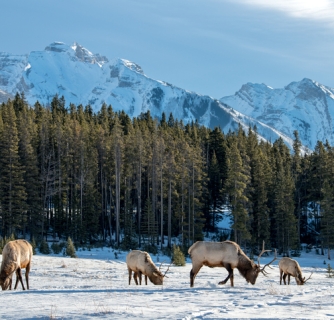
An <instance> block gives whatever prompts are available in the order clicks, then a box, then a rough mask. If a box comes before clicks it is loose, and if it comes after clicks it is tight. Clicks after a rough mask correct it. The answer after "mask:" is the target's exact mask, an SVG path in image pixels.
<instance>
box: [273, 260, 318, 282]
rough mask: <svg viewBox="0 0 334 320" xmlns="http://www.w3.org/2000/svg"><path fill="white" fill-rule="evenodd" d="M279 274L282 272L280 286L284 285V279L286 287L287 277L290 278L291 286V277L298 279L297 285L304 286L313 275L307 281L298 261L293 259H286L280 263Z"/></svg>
mask: <svg viewBox="0 0 334 320" xmlns="http://www.w3.org/2000/svg"><path fill="white" fill-rule="evenodd" d="M278 267H279V272H280V281H279V282H280V284H282V278H283V281H284V284H285V285H286V281H285V279H286V277H287V276H288V284H290V276H292V277H294V278H295V279H296V283H297V285H303V284H305V283H306V281H307V280H309V279H310V278H311V276H312V274H313V272H312V273H311V275H310V276H309V277H308V278H307V279H305V277H303V274H302V269H301V268H300V266H299V263H298V262H297V261H296V260H293V259H291V258H287V257H284V258H282V259H281V260H280V262H279V263H278Z"/></svg>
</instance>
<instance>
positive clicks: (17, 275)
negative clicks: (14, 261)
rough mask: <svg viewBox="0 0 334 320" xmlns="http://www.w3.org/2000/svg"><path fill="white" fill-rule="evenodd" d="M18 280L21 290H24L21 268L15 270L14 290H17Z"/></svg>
mask: <svg viewBox="0 0 334 320" xmlns="http://www.w3.org/2000/svg"><path fill="white" fill-rule="evenodd" d="M18 280H20V282H21V285H22V289H23V290H25V287H24V284H23V280H22V272H21V268H18V269H17V270H16V283H15V287H14V289H16V288H17V284H18Z"/></svg>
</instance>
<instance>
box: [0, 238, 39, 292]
mask: <svg viewBox="0 0 334 320" xmlns="http://www.w3.org/2000/svg"><path fill="white" fill-rule="evenodd" d="M32 255H33V251H32V246H31V244H30V243H29V242H28V241H26V240H14V241H10V242H8V243H7V244H6V245H5V247H4V248H3V250H2V262H1V271H0V285H1V288H2V290H7V289H8V288H9V289H10V290H11V289H12V277H13V274H14V272H15V273H16V283H15V287H14V289H16V288H17V285H18V282H19V281H20V282H21V285H22V289H23V290H25V287H24V284H23V281H22V272H21V270H22V269H26V272H25V278H26V282H27V289H29V271H30V267H31V258H32Z"/></svg>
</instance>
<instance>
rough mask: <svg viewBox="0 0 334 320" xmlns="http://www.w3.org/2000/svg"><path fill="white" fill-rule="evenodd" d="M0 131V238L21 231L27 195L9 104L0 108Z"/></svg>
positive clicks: (17, 140)
mask: <svg viewBox="0 0 334 320" xmlns="http://www.w3.org/2000/svg"><path fill="white" fill-rule="evenodd" d="M1 114H2V121H3V129H2V134H1V139H0V154H1V157H0V177H1V180H0V190H1V191H0V195H1V210H2V226H1V229H2V232H1V233H2V235H5V236H8V235H10V234H12V233H18V232H21V233H22V232H24V226H25V224H26V221H27V216H26V213H27V206H26V199H27V193H26V189H25V183H24V179H23V175H24V170H23V167H22V164H21V163H20V157H19V137H18V131H17V124H16V115H15V111H14V107H13V103H12V102H11V101H9V102H8V103H7V104H3V105H2V106H1Z"/></svg>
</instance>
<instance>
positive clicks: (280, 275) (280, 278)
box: [279, 270, 283, 284]
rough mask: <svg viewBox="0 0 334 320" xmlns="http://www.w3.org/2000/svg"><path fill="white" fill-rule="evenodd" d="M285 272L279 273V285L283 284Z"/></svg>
mask: <svg viewBox="0 0 334 320" xmlns="http://www.w3.org/2000/svg"><path fill="white" fill-rule="evenodd" d="M282 278H283V270H280V271H279V284H282Z"/></svg>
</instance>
